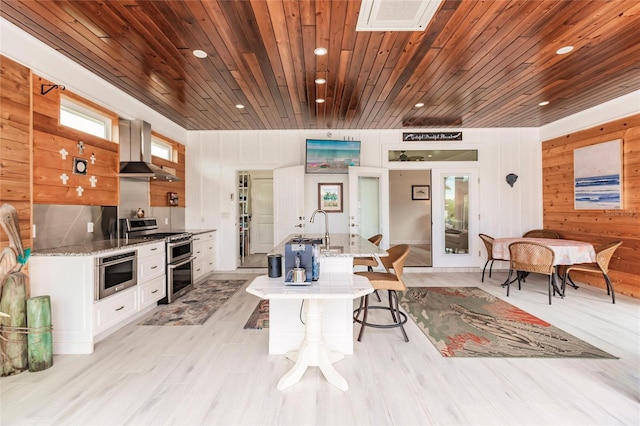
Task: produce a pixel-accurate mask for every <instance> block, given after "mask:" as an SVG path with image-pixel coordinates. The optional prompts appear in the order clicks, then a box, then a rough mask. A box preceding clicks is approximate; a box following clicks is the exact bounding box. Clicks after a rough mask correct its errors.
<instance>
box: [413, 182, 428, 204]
mask: <svg viewBox="0 0 640 426" xmlns="http://www.w3.org/2000/svg"><path fill="white" fill-rule="evenodd" d="M430 195H431V188H430V187H429V185H411V199H412V200H428V199H429V198H430V197H429V196H430Z"/></svg>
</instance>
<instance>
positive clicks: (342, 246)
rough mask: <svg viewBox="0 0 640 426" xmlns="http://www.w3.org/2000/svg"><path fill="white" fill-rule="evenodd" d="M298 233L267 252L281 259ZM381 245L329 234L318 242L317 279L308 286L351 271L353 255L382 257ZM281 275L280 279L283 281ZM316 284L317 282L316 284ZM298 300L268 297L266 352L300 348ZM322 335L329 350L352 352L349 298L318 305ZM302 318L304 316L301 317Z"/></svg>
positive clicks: (358, 236) (300, 331)
mask: <svg viewBox="0 0 640 426" xmlns="http://www.w3.org/2000/svg"><path fill="white" fill-rule="evenodd" d="M300 237H301V235H295V234H292V235H289V236H287V238H285V239H284V240H283V241H282V242H281V243H280V244H278V245H277V246H276V247H275V248H274V249H273V250H272V251H271V252H270V253H269V254H280V255H282V260H283V261H284V251H285V245H286V244H287V242H289V241H290V240H291V239H293V238H300ZM303 237H304V238H314V239H316V238H323V235H320V234H305V235H303ZM386 255H387V252H386V250H384V249H383V248H380V247H378V246H376V245H375V244H372V243H371V242H370V241H369V240H367V239H366V238H363V237H361V236H360V235H357V234H331V245H330V246H329V247H325V246H324V245H320V280H319V281H318V282H312V283H311V284H310V286H316V287H321V283H322V281H323V274H333V273H347V274H353V259H354V258H355V257H371V256H386ZM282 271H283V276H282V277H281V278H280V279H281V280H282V282H284V278H285V277H284V273H285V272H284V271H285V270H284V264H283V268H282ZM318 283H320V284H318ZM302 303H303V302H301V301H300V300H295V299H280V298H278V299H272V300H270V301H269V353H270V354H285V353H287V352H290V351H293V350H296V349H298V348H299V347H300V344H301V342H302V340H303V339H304V335H305V328H304V324H303V323H302V321H301V319H300V316H301V314H300V313H301V311H302ZM322 309H323V315H322V336H323V340H324V343H325V345H326V346H327V348H328V349H329V350H330V351H335V352H340V353H343V354H352V353H353V300H351V299H344V298H342V299H330V300H324V301H323V304H322ZM302 320H303V321H304V317H303V318H302Z"/></svg>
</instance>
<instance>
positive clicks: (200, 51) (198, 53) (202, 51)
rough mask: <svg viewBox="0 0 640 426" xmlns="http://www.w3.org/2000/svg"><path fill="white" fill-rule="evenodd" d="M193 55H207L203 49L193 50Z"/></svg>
mask: <svg viewBox="0 0 640 426" xmlns="http://www.w3.org/2000/svg"><path fill="white" fill-rule="evenodd" d="M193 56H195V57H196V58H200V59H204V58H206V57H207V52H205V51H204V50H200V49H196V50H194V51H193Z"/></svg>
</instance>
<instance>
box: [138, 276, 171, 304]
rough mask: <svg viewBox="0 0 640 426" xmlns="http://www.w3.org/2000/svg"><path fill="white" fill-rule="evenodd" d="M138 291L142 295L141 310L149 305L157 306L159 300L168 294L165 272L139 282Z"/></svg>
mask: <svg viewBox="0 0 640 426" xmlns="http://www.w3.org/2000/svg"><path fill="white" fill-rule="evenodd" d="M138 293H139V297H140V310H143V309H145V308H147V307H149V306H156V305H157V304H158V300H160V299H162V298H164V297H165V296H166V295H167V284H166V280H165V276H164V274H163V275H162V276H160V277H157V278H154V279H151V280H150V281H148V282H146V283H143V284H138Z"/></svg>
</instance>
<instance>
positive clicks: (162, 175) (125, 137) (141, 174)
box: [119, 120, 180, 182]
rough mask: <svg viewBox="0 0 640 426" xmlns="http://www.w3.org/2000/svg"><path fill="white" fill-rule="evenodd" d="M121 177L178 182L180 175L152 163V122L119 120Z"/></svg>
mask: <svg viewBox="0 0 640 426" xmlns="http://www.w3.org/2000/svg"><path fill="white" fill-rule="evenodd" d="M119 129H120V174H119V176H120V177H128V178H137V179H160V180H168V181H174V182H177V181H179V180H180V178H179V177H177V176H174V175H172V174H171V173H169V172H167V171H166V170H164V169H162V168H161V167H158V166H156V165H155V164H152V163H151V124H149V123H147V122H146V121H142V120H130V121H129V120H119Z"/></svg>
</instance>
